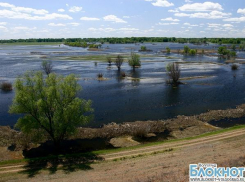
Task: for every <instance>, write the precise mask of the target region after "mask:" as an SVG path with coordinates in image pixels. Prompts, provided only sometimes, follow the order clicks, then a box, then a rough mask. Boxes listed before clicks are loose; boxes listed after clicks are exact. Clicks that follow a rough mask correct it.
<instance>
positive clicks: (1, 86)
mask: <svg viewBox="0 0 245 182" xmlns="http://www.w3.org/2000/svg"><path fill="white" fill-rule="evenodd" d="M0 89H2V91H5V92H9V91H11V90H13V86H12V83H10V82H3V83H1V84H0Z"/></svg>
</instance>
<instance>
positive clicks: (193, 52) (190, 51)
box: [189, 49, 197, 56]
mask: <svg viewBox="0 0 245 182" xmlns="http://www.w3.org/2000/svg"><path fill="white" fill-rule="evenodd" d="M196 53H197V52H196V50H194V49H190V50H189V54H190V55H191V56H195V55H196Z"/></svg>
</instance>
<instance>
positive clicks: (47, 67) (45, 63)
mask: <svg viewBox="0 0 245 182" xmlns="http://www.w3.org/2000/svg"><path fill="white" fill-rule="evenodd" d="M41 68H42V69H43V71H44V72H45V73H46V74H47V75H49V74H50V73H51V72H52V70H53V65H52V62H51V61H43V62H42V65H41Z"/></svg>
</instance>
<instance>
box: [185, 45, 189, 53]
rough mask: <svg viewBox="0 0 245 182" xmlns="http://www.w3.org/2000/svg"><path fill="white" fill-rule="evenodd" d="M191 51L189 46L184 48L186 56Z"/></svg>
mask: <svg viewBox="0 0 245 182" xmlns="http://www.w3.org/2000/svg"><path fill="white" fill-rule="evenodd" d="M189 51H190V48H189V47H188V46H184V54H188V53H189Z"/></svg>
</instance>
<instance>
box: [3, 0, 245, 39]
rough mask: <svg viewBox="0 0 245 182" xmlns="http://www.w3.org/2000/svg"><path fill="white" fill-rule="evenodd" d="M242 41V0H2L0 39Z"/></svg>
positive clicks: (244, 27)
mask: <svg viewBox="0 0 245 182" xmlns="http://www.w3.org/2000/svg"><path fill="white" fill-rule="evenodd" d="M144 36H145V37H196V38H199V37H234V38H237V37H241V38H244V37H245V0H210V1H205V0H6V1H1V0H0V39H18V38H24V39H25V38H78V37H80V38H86V37H144Z"/></svg>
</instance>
